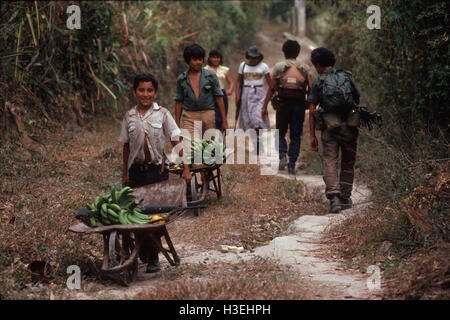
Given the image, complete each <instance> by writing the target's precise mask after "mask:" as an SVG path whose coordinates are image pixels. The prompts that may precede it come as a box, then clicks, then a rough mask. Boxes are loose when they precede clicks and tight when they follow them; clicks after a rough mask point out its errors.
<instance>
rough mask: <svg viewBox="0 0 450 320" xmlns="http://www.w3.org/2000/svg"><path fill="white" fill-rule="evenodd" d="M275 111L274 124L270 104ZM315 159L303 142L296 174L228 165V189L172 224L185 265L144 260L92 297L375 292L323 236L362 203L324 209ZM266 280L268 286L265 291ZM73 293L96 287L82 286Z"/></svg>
mask: <svg viewBox="0 0 450 320" xmlns="http://www.w3.org/2000/svg"><path fill="white" fill-rule="evenodd" d="M264 30H265V31H266V32H265V33H264V34H261V35H260V42H261V48H262V52H263V53H264V54H265V62H266V63H267V64H268V65H269V66H273V65H274V63H275V62H276V61H278V60H280V59H282V55H281V50H280V49H281V45H282V42H283V41H284V40H285V38H284V37H283V34H282V32H281V30H280V29H278V30H271V32H270V31H268V29H267V28H265V29H264ZM309 53H310V48H308V47H307V46H304V48H303V51H302V55H301V58H302V59H305V60H306V59H307V58H308V57H309ZM238 63H239V59H238V60H237V61H236V65H235V66H231V67H232V68H235V69H237V65H238ZM230 100H232V99H230ZM233 115H234V104H233V103H232V106H231V107H230V115H229V121H230V120H231V121H230V123H233V122H234V121H233V122H232V120H233V118H232V116H233ZM270 118H271V124H272V127H274V126H275V123H274V112H273V110H271V112H270ZM305 129H306V128H305ZM250 150H251V146H250ZM314 157H315V158H314ZM317 161H320V159H319V158H318V156H317V155H314V154H311V153H310V154H308V153H307V149H306V148H305V147H303V150H302V156H301V157H300V159H299V161H298V164H297V167H298V168H300V169H302V170H299V171H298V173H297V175H296V176H295V177H293V176H288V175H287V174H286V172H279V173H277V174H276V175H261V174H260V173H261V172H263V171H264V170H267V169H268V167H271V169H273V168H277V166H278V159H276V158H271V159H268V162H269V163H270V165H265V166H264V165H263V166H260V167H259V166H256V165H242V166H224V170H223V180H224V186H225V192H224V197H223V198H222V199H220V200H217V199H215V197H213V196H212V197H209V198H208V204H209V208H208V209H206V210H203V212H202V214H201V215H200V216H199V217H195V216H192V215H188V216H186V217H184V218H183V219H182V220H181V221H179V222H177V223H174V224H173V225H171V226H169V232H170V234H171V236H172V239H173V241H174V243H175V247H176V248H177V251H178V252H179V254H180V256H181V259H182V262H181V265H180V266H179V267H178V268H172V267H170V266H168V264H167V263H166V262H165V261H163V267H164V268H163V272H162V273H161V274H158V275H148V274H145V273H143V269H144V266H143V265H141V266H140V271H141V272H140V273H139V276H138V282H136V283H134V284H132V285H131V286H130V287H129V288H122V287H119V286H116V285H114V284H111V283H109V284H108V285H107V286H99V285H97V286H96V290H95V291H96V293H95V294H94V297H96V298H102V299H104V298H108V297H111V298H119V299H122V298H127V297H128V298H136V297H139V298H149V299H172V298H174V299H183V298H190V299H197V298H199V299H216V298H217V299H234V298H237V299H246V298H252V299H253V298H256V299H258V298H263V299H264V298H268V299H377V298H378V297H379V294H380V292H379V291H375V292H374V291H369V290H368V286H367V283H368V276H367V275H364V274H362V273H361V272H359V271H355V270H345V266H344V264H343V262H342V261H338V260H336V257H335V256H333V253H332V250H331V248H330V246H329V244H330V243H331V242H332V241H338V240H336V239H327V238H326V229H327V227H328V226H329V225H330V224H331V223H334V222H338V221H340V220H342V219H345V218H346V217H348V216H349V215H352V214H357V213H358V209H357V208H356V209H352V210H349V211H346V212H345V213H343V214H338V215H330V214H327V209H328V207H327V205H328V204H327V203H326V202H324V196H323V195H324V184H323V180H322V177H321V176H320V175H317V174H310V173H309V172H310V171H311V170H312V172H315V171H317V164H315V163H311V162H317ZM263 162H264V160H263ZM314 166H316V167H314ZM311 167H312V169H311ZM275 171H276V170H275ZM369 195H370V191H369V190H368V189H367V188H366V187H365V186H363V185H359V184H358V185H356V186H355V191H354V197H353V198H354V201H355V202H360V201H363V200H366V199H367V198H368V197H369ZM221 244H229V245H237V246H241V245H242V246H244V247H245V251H244V252H243V253H240V254H234V253H222V252H220V250H219V247H220V245H221ZM218 275H220V276H218ZM250 279H258V280H259V281H256V282H255V281H251V280H250ZM270 279H276V281H275V282H274V281H271V280H270ZM249 283H253V285H249ZM263 287H264V291H260V290H261V289H262V288H263ZM72 298H77V299H80V298H92V295H89V294H86V293H85V292H79V293H77V294H76V295H75V296H72Z"/></svg>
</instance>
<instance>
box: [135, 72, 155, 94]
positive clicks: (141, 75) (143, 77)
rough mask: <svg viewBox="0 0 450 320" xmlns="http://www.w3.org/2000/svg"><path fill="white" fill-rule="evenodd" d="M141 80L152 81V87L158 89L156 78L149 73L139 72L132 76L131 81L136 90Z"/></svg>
mask: <svg viewBox="0 0 450 320" xmlns="http://www.w3.org/2000/svg"><path fill="white" fill-rule="evenodd" d="M141 82H151V83H153V87H154V88H155V91H158V80H156V78H155V76H154V75H152V74H150V73H139V74H138V75H136V76H135V77H134V81H133V89H134V90H136V89H137V87H138V86H139V83H141Z"/></svg>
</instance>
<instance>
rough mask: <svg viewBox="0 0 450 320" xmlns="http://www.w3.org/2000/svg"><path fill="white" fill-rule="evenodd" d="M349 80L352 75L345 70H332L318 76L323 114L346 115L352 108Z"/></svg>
mask: <svg viewBox="0 0 450 320" xmlns="http://www.w3.org/2000/svg"><path fill="white" fill-rule="evenodd" d="M351 79H352V74H351V73H350V72H348V71H345V70H333V71H332V72H331V73H325V74H321V75H320V88H321V92H322V99H321V101H320V106H321V107H322V109H323V110H324V111H325V112H330V113H337V114H347V113H349V112H350V111H351V110H352V109H353V108H354V105H355V101H354V98H353V90H354V89H353V85H352V80H351Z"/></svg>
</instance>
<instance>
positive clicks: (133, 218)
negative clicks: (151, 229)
mask: <svg viewBox="0 0 450 320" xmlns="http://www.w3.org/2000/svg"><path fill="white" fill-rule="evenodd" d="M127 218H128V220H129V221H130V222H132V223H138V224H145V223H147V222H149V221H144V220H141V219H139V218H138V217H136V216H135V215H132V214H129V215H128V216H127Z"/></svg>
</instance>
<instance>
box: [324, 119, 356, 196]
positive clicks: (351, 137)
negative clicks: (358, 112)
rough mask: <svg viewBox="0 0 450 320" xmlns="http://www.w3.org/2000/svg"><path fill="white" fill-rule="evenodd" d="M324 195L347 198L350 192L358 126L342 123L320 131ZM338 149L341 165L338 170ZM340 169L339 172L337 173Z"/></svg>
mask: <svg viewBox="0 0 450 320" xmlns="http://www.w3.org/2000/svg"><path fill="white" fill-rule="evenodd" d="M321 140H322V146H323V161H324V175H323V180H324V181H325V185H326V188H325V195H326V197H327V198H328V199H330V198H331V197H332V196H333V195H338V196H340V197H341V198H343V199H347V198H349V197H350V196H351V194H352V188H353V179H354V173H355V171H354V166H355V160H356V147H357V140H358V128H355V127H348V126H346V125H342V126H340V127H338V128H335V129H327V130H324V131H322V136H321ZM339 151H340V152H341V166H340V170H339ZM339 171H340V173H339Z"/></svg>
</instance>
